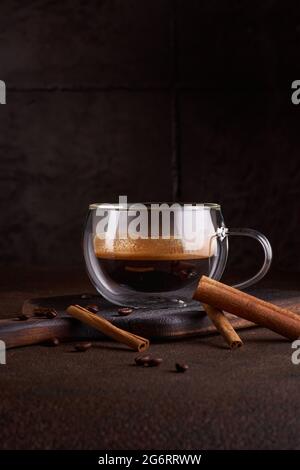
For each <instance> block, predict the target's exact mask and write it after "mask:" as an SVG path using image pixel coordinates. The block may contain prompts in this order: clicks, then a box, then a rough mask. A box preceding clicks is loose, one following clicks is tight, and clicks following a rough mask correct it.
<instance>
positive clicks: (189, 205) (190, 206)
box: [89, 202, 221, 210]
mask: <svg viewBox="0 0 300 470" xmlns="http://www.w3.org/2000/svg"><path fill="white" fill-rule="evenodd" d="M134 204H141V205H143V206H145V210H148V209H149V208H150V209H151V205H152V204H156V205H157V204H167V205H168V206H172V204H179V205H180V206H181V207H182V206H184V208H185V209H189V210H195V209H200V208H201V209H202V208H203V209H216V210H218V209H221V206H220V204H217V203H215V202H177V203H176V202H128V203H127V204H118V203H107V202H103V203H102V202H95V203H93V204H90V205H89V209H90V210H92V209H98V208H99V207H101V209H119V210H128V208H129V207H130V206H132V205H134ZM140 209H141V210H143V207H141V208H140ZM140 209H139V210H140Z"/></svg>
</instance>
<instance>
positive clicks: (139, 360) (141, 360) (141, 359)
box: [134, 356, 151, 366]
mask: <svg viewBox="0 0 300 470" xmlns="http://www.w3.org/2000/svg"><path fill="white" fill-rule="evenodd" d="M150 359H151V357H150V356H137V357H136V358H135V359H134V360H135V363H136V365H137V366H144V365H145V364H146V363H148V362H149V361H150Z"/></svg>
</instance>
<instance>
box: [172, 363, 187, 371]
mask: <svg viewBox="0 0 300 470" xmlns="http://www.w3.org/2000/svg"><path fill="white" fill-rule="evenodd" d="M175 367H176V370H177V372H185V371H187V370H188V368H189V366H188V365H187V364H183V363H182V362H176V364H175Z"/></svg>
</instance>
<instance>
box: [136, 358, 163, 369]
mask: <svg viewBox="0 0 300 470" xmlns="http://www.w3.org/2000/svg"><path fill="white" fill-rule="evenodd" d="M135 363H136V365H137V366H142V367H158V366H159V365H160V364H161V363H162V359H161V358H160V357H151V356H137V357H136V358H135Z"/></svg>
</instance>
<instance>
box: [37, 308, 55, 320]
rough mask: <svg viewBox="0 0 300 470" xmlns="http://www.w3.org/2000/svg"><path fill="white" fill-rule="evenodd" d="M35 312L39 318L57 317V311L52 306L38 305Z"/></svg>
mask: <svg viewBox="0 0 300 470" xmlns="http://www.w3.org/2000/svg"><path fill="white" fill-rule="evenodd" d="M33 313H34V315H35V316H36V317H39V318H55V317H56V316H57V311H56V310H55V308H51V307H36V308H35V309H34V312H33Z"/></svg>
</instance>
